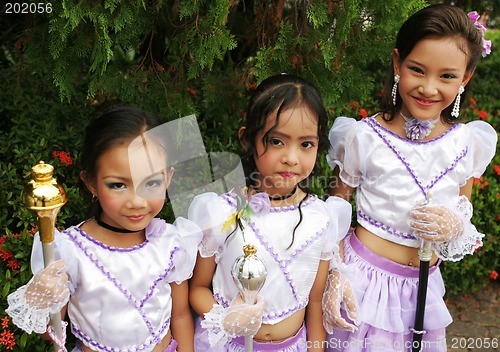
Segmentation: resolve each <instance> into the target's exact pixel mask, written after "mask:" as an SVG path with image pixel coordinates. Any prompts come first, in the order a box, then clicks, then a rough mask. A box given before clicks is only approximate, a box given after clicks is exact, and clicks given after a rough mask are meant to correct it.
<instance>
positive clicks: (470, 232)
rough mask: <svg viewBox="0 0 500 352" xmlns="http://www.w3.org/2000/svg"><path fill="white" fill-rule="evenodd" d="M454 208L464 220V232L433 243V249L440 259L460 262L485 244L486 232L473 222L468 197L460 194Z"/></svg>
mask: <svg viewBox="0 0 500 352" xmlns="http://www.w3.org/2000/svg"><path fill="white" fill-rule="evenodd" d="M452 210H453V211H454V213H455V214H456V215H457V216H458V217H460V219H461V220H462V225H463V232H462V234H461V235H460V236H458V237H457V238H455V239H452V240H449V241H445V242H435V243H433V249H434V251H435V252H436V255H437V256H438V257H439V258H440V259H442V260H448V261H452V262H458V261H459V260H461V259H462V258H463V257H465V255H467V254H473V253H474V251H475V250H476V249H477V248H480V247H481V246H482V245H483V241H482V238H483V237H484V234H482V233H479V232H478V231H477V229H476V227H475V226H474V225H473V224H472V223H471V218H472V213H473V208H472V204H471V203H470V201H469V200H468V199H467V197H465V196H460V197H459V199H458V202H457V203H456V204H455V206H454V207H453V208H452Z"/></svg>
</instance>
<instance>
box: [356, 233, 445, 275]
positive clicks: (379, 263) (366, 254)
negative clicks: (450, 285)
mask: <svg viewBox="0 0 500 352" xmlns="http://www.w3.org/2000/svg"><path fill="white" fill-rule="evenodd" d="M349 244H350V245H351V247H352V249H353V250H354V252H356V254H357V255H358V256H359V257H361V258H362V259H364V260H365V261H367V262H368V263H370V264H372V265H373V266H375V267H377V268H380V269H382V270H384V271H387V272H389V273H392V274H396V275H400V276H405V277H414V278H418V273H419V268H416V267H413V266H408V265H403V264H399V263H396V262H393V261H392V260H389V259H387V258H384V257H382V256H379V255H378V254H376V253H374V252H372V251H371V250H370V249H368V248H367V247H366V246H365V245H364V244H363V243H361V241H360V240H359V239H358V237H357V236H356V233H355V232H352V233H351V235H350V236H349ZM437 267H438V265H434V266H432V267H431V268H429V274H431V273H433V272H434V271H436V268H437Z"/></svg>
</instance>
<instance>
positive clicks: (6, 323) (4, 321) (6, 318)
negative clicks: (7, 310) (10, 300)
mask: <svg viewBox="0 0 500 352" xmlns="http://www.w3.org/2000/svg"><path fill="white" fill-rule="evenodd" d="M8 327H9V316H8V315H6V316H4V317H3V318H2V329H7V328H8Z"/></svg>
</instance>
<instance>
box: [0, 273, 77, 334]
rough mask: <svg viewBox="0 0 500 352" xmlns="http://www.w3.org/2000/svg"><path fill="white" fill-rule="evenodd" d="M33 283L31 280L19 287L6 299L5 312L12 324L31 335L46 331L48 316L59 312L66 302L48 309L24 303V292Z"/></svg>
mask: <svg viewBox="0 0 500 352" xmlns="http://www.w3.org/2000/svg"><path fill="white" fill-rule="evenodd" d="M32 282H33V278H32V279H31V280H30V282H28V283H27V284H26V285H24V286H21V287H19V288H18V289H17V290H16V291H15V292H13V293H11V294H10V295H9V296H8V297H7V302H8V304H9V307H8V308H7V309H6V310H5V312H6V313H7V314H8V315H9V316H10V317H11V318H12V322H13V323H14V324H15V325H16V326H17V327H19V328H21V329H22V330H24V331H26V332H27V333H28V334H31V333H32V332H33V331H34V332H36V333H37V334H43V333H45V332H46V331H47V325H48V324H49V320H50V314H55V313H58V312H60V311H61V309H62V308H63V307H64V306H65V305H66V303H67V301H64V302H61V303H60V304H57V305H53V306H50V307H48V308H37V307H34V306H32V305H30V304H29V303H28V302H27V301H26V290H27V289H28V286H29V285H30V284H31V283H32Z"/></svg>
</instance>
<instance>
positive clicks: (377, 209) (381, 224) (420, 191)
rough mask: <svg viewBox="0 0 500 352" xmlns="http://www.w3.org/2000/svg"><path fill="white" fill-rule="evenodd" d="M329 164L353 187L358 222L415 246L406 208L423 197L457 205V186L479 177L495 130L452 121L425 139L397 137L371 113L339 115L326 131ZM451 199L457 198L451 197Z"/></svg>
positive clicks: (492, 152)
mask: <svg viewBox="0 0 500 352" xmlns="http://www.w3.org/2000/svg"><path fill="white" fill-rule="evenodd" d="M329 139H330V143H331V144H332V148H331V149H330V152H329V154H328V156H327V160H328V163H329V165H330V167H332V168H333V167H335V166H338V167H339V168H340V177H341V179H342V181H343V182H345V183H346V184H347V185H349V186H351V187H357V190H356V206H357V221H358V223H359V224H360V225H362V226H363V227H365V228H366V229H367V230H369V231H371V232H372V233H374V234H376V235H377V236H380V237H382V238H384V239H387V240H389V241H392V242H395V243H399V244H402V245H406V246H409V247H415V248H416V247H418V246H419V243H420V242H419V240H417V239H416V238H414V237H413V235H411V234H410V228H409V226H408V219H409V216H408V212H409V210H410V209H411V208H412V207H414V206H415V204H417V203H422V202H423V201H424V200H425V199H426V197H427V196H430V197H431V199H432V201H435V202H438V203H439V202H442V203H450V200H452V202H454V203H458V202H459V201H458V198H459V191H460V187H461V186H463V185H464V184H465V183H466V182H467V180H468V179H470V178H471V177H479V176H480V175H482V173H483V172H484V171H485V169H486V166H487V165H488V164H489V163H490V161H491V160H492V158H493V156H494V155H495V149H496V142H497V133H496V132H495V130H494V129H493V127H491V126H490V125H489V124H488V123H486V122H484V121H474V122H470V123H467V124H461V123H459V124H456V125H453V127H451V129H450V130H448V131H447V132H446V133H444V134H443V135H441V136H439V137H437V138H435V139H432V140H429V141H424V142H418V141H411V140H408V139H406V138H403V137H400V136H398V135H396V134H394V133H393V132H391V131H389V130H387V129H386V128H384V127H383V126H382V125H380V124H379V123H378V122H377V121H376V120H375V118H374V117H370V118H366V119H363V120H361V121H356V120H355V119H352V118H346V117H338V118H337V119H336V120H335V122H334V125H333V127H332V128H331V130H330V134H329ZM455 199H457V200H456V201H455Z"/></svg>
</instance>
